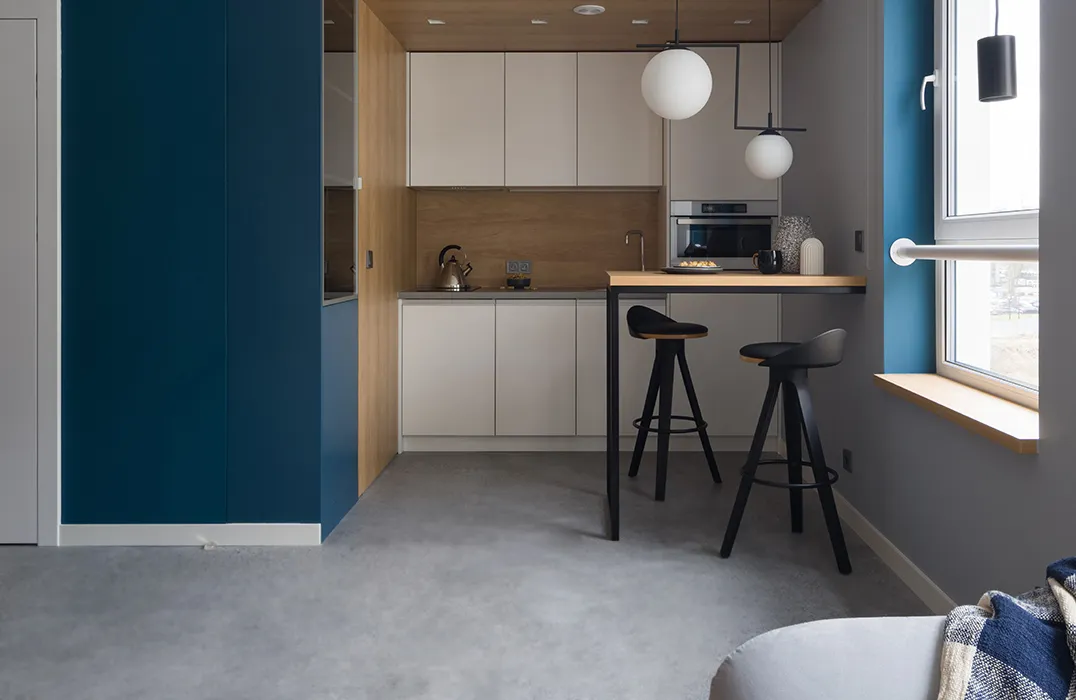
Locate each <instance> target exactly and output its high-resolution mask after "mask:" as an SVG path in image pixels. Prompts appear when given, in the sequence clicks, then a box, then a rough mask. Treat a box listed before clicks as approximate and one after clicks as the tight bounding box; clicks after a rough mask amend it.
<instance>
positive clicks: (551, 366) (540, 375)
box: [496, 299, 576, 436]
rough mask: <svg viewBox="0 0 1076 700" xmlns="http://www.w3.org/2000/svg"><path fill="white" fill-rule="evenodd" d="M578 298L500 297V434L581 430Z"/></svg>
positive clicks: (498, 359) (498, 383) (498, 325)
mask: <svg viewBox="0 0 1076 700" xmlns="http://www.w3.org/2000/svg"><path fill="white" fill-rule="evenodd" d="M575 305H576V302H575V301H574V300H559V299H548V300H547V299H537V300H533V301H515V300H510V301H498V302H497V371H496V375H497V435H504V436H556V435H561V436H564V435H575V434H576V418H575V406H576V306H575Z"/></svg>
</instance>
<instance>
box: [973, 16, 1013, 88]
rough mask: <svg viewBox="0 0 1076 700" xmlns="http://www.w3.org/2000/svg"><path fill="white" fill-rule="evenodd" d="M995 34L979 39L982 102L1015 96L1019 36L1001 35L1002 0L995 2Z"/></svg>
mask: <svg viewBox="0 0 1076 700" xmlns="http://www.w3.org/2000/svg"><path fill="white" fill-rule="evenodd" d="M994 8H995V15H994V36H988V37H985V38H983V39H979V45H978V49H979V101H980V102H1003V101H1005V100H1011V99H1014V98H1015V97H1016V37H1015V36H1012V35H1010V34H1004V35H1000V36H999V35H998V27H999V24H1000V19H1001V0H995V3H994Z"/></svg>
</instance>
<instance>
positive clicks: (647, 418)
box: [628, 306, 721, 501]
mask: <svg viewBox="0 0 1076 700" xmlns="http://www.w3.org/2000/svg"><path fill="white" fill-rule="evenodd" d="M628 331H629V332H630V333H631V335H632V337H633V338H641V339H643V340H654V341H657V348H656V352H655V353H654V369H653V371H652V372H651V373H650V388H649V389H647V391H646V402H645V403H644V404H643V415H642V417H641V418H639V419H637V420H635V421H633V422H632V425H634V426H635V428H636V429H637V430H638V431H639V434H638V436H637V437H636V438H635V452H634V454H632V457H631V468H630V469H629V470H628V476H630V477H632V478H634V477H635V476H637V475H638V474H639V463H640V462H641V461H642V459H643V449H644V448H645V447H646V438H647V435H648V434H649V433H657V434H658V455H657V456H658V473H657V483H656V485H655V487H654V500H657V501H664V500H665V477H666V474H667V472H668V466H669V436H670V435H679V434H683V433H696V432H697V433H698V434H699V440H701V441H702V451H703V452H704V453H705V454H706V462H707V464H709V465H710V476H711V477H712V478H713V480H714V483H716V484H720V483H721V473H720V472H719V471H718V469H717V462H716V461H715V460H714V450H713V448H712V447H710V438H709V436H708V435H707V434H706V421H704V420H703V419H702V410H701V409H700V408H699V400H698V398H697V397H696V396H695V385H694V384H692V383H691V372H689V371H688V368H687V355H686V354H685V352H684V341H685V340H689V339H691V338H705V337H706V336H707V335H708V334H709V332H710V331H709V329H708V328H707V327H706V326H702V325H699V324H698V323H677V322H676V321H674V320H673V319H671V318H669V317H668V316H666V315H665V314H662V313H658V312H657V311H654V310H653V309H651V308H649V307H647V306H633V307H631V308H630V309H628ZM677 361H679V364H680V375H681V376H682V377H683V378H684V388H685V389H687V400H688V402H689V403H690V404H691V413H692V415H691V416H674V415H672V399H673V369H674V365H675V364H676V362H677ZM659 396H660V398H661V403H660V406H659V407H658V416H657V418H658V427H657V428H651V427H650V424H651V422H653V420H654V404H655V402H657V401H658V397H659ZM673 420H682V421H690V422H691V423H692V424H693V425H692V426H691V427H689V428H677V429H673V427H672V421H673Z"/></svg>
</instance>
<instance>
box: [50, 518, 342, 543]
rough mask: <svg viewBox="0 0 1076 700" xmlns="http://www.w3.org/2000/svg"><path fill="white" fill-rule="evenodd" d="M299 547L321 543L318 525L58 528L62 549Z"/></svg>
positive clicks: (96, 526) (67, 526) (91, 526)
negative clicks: (213, 546)
mask: <svg viewBox="0 0 1076 700" xmlns="http://www.w3.org/2000/svg"><path fill="white" fill-rule="evenodd" d="M206 544H214V545H220V546H225V547H272V546H285V547H302V546H310V545H320V544H321V525H320V524H318V523H223V524H206V525H61V526H60V546H61V547H93V546H106V547H183V546H193V547H201V546H203V545H206Z"/></svg>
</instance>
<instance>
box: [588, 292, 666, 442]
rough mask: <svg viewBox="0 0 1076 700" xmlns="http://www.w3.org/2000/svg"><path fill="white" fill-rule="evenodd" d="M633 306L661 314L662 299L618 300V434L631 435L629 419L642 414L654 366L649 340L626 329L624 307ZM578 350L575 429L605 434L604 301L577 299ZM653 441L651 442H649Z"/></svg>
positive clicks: (652, 342)
mask: <svg viewBox="0 0 1076 700" xmlns="http://www.w3.org/2000/svg"><path fill="white" fill-rule="evenodd" d="M633 306H649V307H650V308H651V309H654V310H655V311H658V312H660V313H665V301H664V300H661V299H647V300H645V301H642V300H640V301H621V302H620V435H621V436H622V437H629V436H632V435H634V434H635V428H634V427H633V426H632V424H631V423H632V421H634V420H635V419H636V418H638V417H639V416H640V415H642V412H643V401H644V400H645V399H646V390H647V387H649V386H650V371H651V370H652V369H653V368H654V352H655V350H656V348H655V347H654V341H653V340H639V339H638V338H632V337H631V334H630V333H629V332H628V319H627V316H628V309H630V308H631V307H633ZM577 313H578V328H577V329H576V335H577V337H578V339H579V340H578V343H579V350H578V353H579V354H578V358H577V360H576V362H577V368H578V369H577V370H576V371H577V373H578V376H579V384H578V391H577V393H578V396H577V398H576V405H577V410H578V412H579V419H578V428H577V429H578V432H579V434H580V435H592V436H593V435H605V402H606V396H605V373H606V353H605V323H606V321H605V302H604V301H601V302H588V303H586V304H584V302H579V307H578V312H577ZM651 444H653V443H651Z"/></svg>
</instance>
